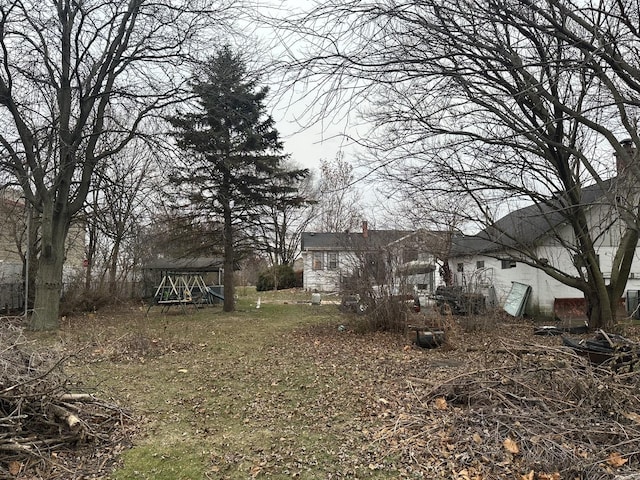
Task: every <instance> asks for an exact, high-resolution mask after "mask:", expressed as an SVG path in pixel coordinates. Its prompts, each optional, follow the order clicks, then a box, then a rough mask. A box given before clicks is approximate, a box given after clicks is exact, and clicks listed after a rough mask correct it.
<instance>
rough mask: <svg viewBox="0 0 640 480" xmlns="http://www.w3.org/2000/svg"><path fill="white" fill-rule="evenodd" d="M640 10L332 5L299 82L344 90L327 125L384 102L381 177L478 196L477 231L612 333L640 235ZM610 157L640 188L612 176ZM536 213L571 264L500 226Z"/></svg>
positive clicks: (593, 4)
mask: <svg viewBox="0 0 640 480" xmlns="http://www.w3.org/2000/svg"><path fill="white" fill-rule="evenodd" d="M637 12H638V2H637V1H635V0H634V1H632V2H626V3H624V2H614V1H609V0H594V1H587V2H586V3H585V2H572V1H567V0H550V1H549V2H545V3H544V4H538V3H535V2H530V1H529V0H517V1H515V2H512V1H508V2H507V1H503V0H488V1H485V0H479V1H475V0H445V1H441V0H426V1H422V0H420V1H413V0H412V1H401V2H396V1H394V2H391V1H384V0H383V1H365V2H337V1H329V2H325V3H323V5H322V6H319V7H317V8H315V9H314V10H313V11H312V12H310V13H308V14H307V15H306V16H305V17H304V18H297V19H294V20H295V21H293V22H292V23H291V24H289V25H288V31H289V32H290V35H293V36H297V35H301V36H304V37H309V36H311V37H312V38H313V41H312V42H309V43H307V45H313V48H315V49H316V50H313V51H312V52H311V53H309V52H308V51H306V52H305V55H304V56H302V55H301V56H300V57H299V58H294V59H292V62H291V63H290V64H289V67H291V68H292V71H293V72H295V78H296V79H297V80H299V79H300V78H305V79H307V80H308V79H311V78H320V79H327V78H331V79H332V80H331V81H330V82H327V81H325V82H324V83H321V84H320V85H321V86H326V85H327V84H328V83H329V84H330V85H331V87H332V88H330V89H324V90H323V89H321V88H320V89H318V90H317V93H318V96H319V98H318V99H317V100H318V101H319V102H320V103H321V104H322V105H324V107H323V109H322V111H321V113H319V115H322V114H323V113H322V112H326V111H327V110H328V109H329V107H328V106H329V105H335V104H340V105H344V104H345V103H346V102H345V97H347V98H348V99H349V103H348V105H349V106H351V107H354V106H356V105H358V104H363V103H364V101H365V100H369V101H368V102H367V103H366V105H367V108H368V110H367V111H366V112H364V110H363V109H360V111H361V112H363V113H366V114H367V118H368V119H369V120H370V121H371V122H372V124H373V125H374V132H373V133H372V136H370V137H369V138H368V139H366V140H365V141H366V143H367V144H368V146H369V147H370V151H371V153H372V158H371V161H372V162H374V163H373V165H374V167H375V169H376V170H377V171H378V172H379V173H381V174H382V178H384V179H385V180H386V181H387V182H390V181H392V182H395V185H396V186H402V188H403V189H410V190H412V191H429V192H431V193H432V194H434V195H438V194H447V195H449V196H451V198H465V199H469V200H470V201H471V202H472V205H473V207H474V208H472V209H469V210H468V211H469V212H472V215H467V218H466V220H467V221H468V222H472V223H475V225H476V226H477V227H478V228H480V229H483V230H484V232H485V235H486V238H487V240H489V241H491V242H493V243H495V244H500V245H502V246H503V247H504V248H508V249H510V250H511V252H512V254H513V255H514V256H516V257H518V259H519V261H522V262H525V263H528V264H529V265H532V266H534V267H536V268H539V269H541V270H543V271H544V272H546V273H547V274H548V275H550V276H551V277H553V278H555V279H557V280H558V281H560V282H563V283H565V284H566V285H569V286H572V287H574V288H576V289H578V290H580V291H582V292H583V293H584V296H585V298H586V300H587V304H588V309H589V312H588V313H589V316H590V320H591V325H592V326H593V327H602V326H610V325H611V324H612V322H613V321H614V320H615V313H616V307H617V302H618V299H619V298H620V296H621V295H622V293H623V292H624V289H625V286H626V282H627V278H628V275H629V271H630V268H631V263H632V260H633V256H634V254H635V250H636V245H637V242H638V232H639V226H640V222H639V212H640V205H639V204H638V200H639V197H638V192H637V189H636V188H635V187H634V185H635V184H636V183H637V180H635V179H637V178H638V172H639V169H640V164H639V163H638V162H635V161H634V162H632V161H631V160H632V158H630V157H633V155H634V154H633V152H634V151H637V148H638V147H640V139H639V138H638V134H637V128H636V127H637V118H638V116H637V113H638V105H639V99H640V97H639V95H638V93H640V71H639V70H638V69H637V65H638V64H639V63H640V62H639V60H640V51H639V50H638V48H637V45H638V40H640V38H639V31H638V30H637V21H638V13H637ZM291 40H292V37H291V36H290V37H288V38H287V41H288V42H291ZM623 138H630V144H631V145H632V146H633V147H635V149H625V146H624V144H623V142H621V141H620V140H622V139H623ZM604 145H608V146H609V149H610V150H613V151H615V153H616V155H617V157H618V159H619V161H620V164H621V165H623V166H624V167H625V171H624V173H621V174H620V175H619V176H618V178H619V179H620V178H622V177H625V178H631V179H632V181H631V182H623V181H615V180H611V179H607V177H608V176H610V174H611V170H612V169H611V168H608V166H607V165H606V163H607V162H604V161H603V158H602V152H603V151H606V149H605V147H604ZM633 160H635V159H633ZM610 163H612V162H610ZM530 204H534V205H536V207H534V210H535V212H532V211H531V210H528V213H527V214H528V215H530V217H529V218H528V219H521V220H524V221H529V222H537V223H539V224H542V225H544V227H545V229H544V231H545V235H546V238H547V241H548V242H550V243H551V244H553V246H554V247H560V248H562V249H564V250H565V251H566V252H568V254H569V258H574V259H576V260H575V261H574V263H573V266H572V267H569V268H568V266H567V265H561V264H558V263H554V262H553V261H552V259H551V258H550V257H549V256H543V255H541V250H540V249H539V248H538V247H539V246H540V243H539V242H540V241H541V238H539V237H538V238H526V239H523V238H519V237H518V236H517V235H514V234H513V232H512V231H510V230H509V228H508V225H506V224H505V223H504V222H503V223H500V222H499V221H498V219H499V218H500V217H502V216H503V215H505V214H506V213H508V212H509V211H512V210H514V209H517V208H520V207H522V206H525V205H530ZM612 219H615V220H616V221H615V222H612V221H611V220H612ZM511 220H513V218H512V219H511ZM614 224H615V226H616V228H612V227H613V225H614ZM565 226H568V227H569V229H570V231H571V235H569V236H567V235H566V231H563V230H562V229H563V228H564V227H565ZM618 226H619V227H620V228H619V229H618ZM615 232H619V233H615ZM605 239H606V241H607V242H610V241H611V239H613V250H612V251H611V257H612V262H611V271H610V273H608V275H607V277H608V280H606V279H605V274H604V273H603V269H602V268H601V266H600V265H599V259H598V255H597V249H598V246H599V245H602V244H603V242H604V241H605Z"/></svg>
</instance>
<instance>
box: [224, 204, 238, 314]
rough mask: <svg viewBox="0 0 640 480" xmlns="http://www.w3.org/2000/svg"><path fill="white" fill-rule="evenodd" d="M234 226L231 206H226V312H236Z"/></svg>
mask: <svg viewBox="0 0 640 480" xmlns="http://www.w3.org/2000/svg"><path fill="white" fill-rule="evenodd" d="M233 258H234V248H233V225H232V218H231V206H230V205H228V204H227V205H224V304H223V307H222V309H223V310H224V311H225V312H233V311H234V310H235V301H234V298H233V297H234V294H235V288H234V285H233Z"/></svg>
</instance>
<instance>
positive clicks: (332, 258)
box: [327, 252, 338, 270]
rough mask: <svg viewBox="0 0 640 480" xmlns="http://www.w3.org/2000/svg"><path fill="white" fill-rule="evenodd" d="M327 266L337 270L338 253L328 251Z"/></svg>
mask: <svg viewBox="0 0 640 480" xmlns="http://www.w3.org/2000/svg"><path fill="white" fill-rule="evenodd" d="M327 268H328V269H329V270H337V269H338V254H337V253H335V252H333V253H327Z"/></svg>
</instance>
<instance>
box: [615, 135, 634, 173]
mask: <svg viewBox="0 0 640 480" xmlns="http://www.w3.org/2000/svg"><path fill="white" fill-rule="evenodd" d="M620 146H621V147H622V148H623V150H624V155H618V154H617V153H616V171H617V172H618V175H621V174H622V173H623V172H624V171H625V169H626V168H627V166H628V165H629V161H630V160H634V159H635V157H636V147H635V145H634V144H633V142H632V141H631V139H630V138H627V139H625V140H621V141H620Z"/></svg>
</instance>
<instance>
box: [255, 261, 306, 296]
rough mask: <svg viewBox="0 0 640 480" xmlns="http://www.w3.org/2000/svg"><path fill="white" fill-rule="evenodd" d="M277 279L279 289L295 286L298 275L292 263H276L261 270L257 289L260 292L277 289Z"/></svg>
mask: <svg viewBox="0 0 640 480" xmlns="http://www.w3.org/2000/svg"><path fill="white" fill-rule="evenodd" d="M276 281H277V290H282V289H285V288H293V287H295V285H296V276H295V273H294V272H293V268H292V267H291V265H276V266H275V267H271V268H268V269H267V270H263V271H262V272H260V274H259V275H258V282H257V284H256V290H257V291H258V292H264V291H266V290H276Z"/></svg>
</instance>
